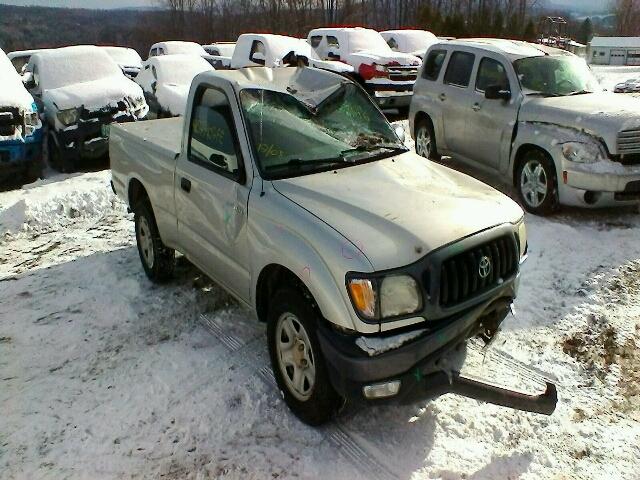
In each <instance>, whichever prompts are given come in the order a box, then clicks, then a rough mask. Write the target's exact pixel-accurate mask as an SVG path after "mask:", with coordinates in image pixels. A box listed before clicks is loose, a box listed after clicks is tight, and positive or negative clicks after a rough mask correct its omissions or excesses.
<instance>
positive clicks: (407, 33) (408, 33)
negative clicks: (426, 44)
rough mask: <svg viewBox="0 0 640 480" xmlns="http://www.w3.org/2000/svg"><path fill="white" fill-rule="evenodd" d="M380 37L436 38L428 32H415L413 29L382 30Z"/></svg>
mask: <svg viewBox="0 0 640 480" xmlns="http://www.w3.org/2000/svg"><path fill="white" fill-rule="evenodd" d="M380 35H382V36H385V35H398V36H402V35H405V36H411V37H413V36H419V37H429V38H438V37H436V36H435V35H434V34H433V33H431V32H429V31H428V30H415V29H406V30H384V31H382V32H380Z"/></svg>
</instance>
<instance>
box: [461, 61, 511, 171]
mask: <svg viewBox="0 0 640 480" xmlns="http://www.w3.org/2000/svg"><path fill="white" fill-rule="evenodd" d="M515 82H516V80H515V78H513V79H510V78H509V73H508V70H507V68H506V66H505V64H504V63H502V62H501V61H499V60H496V59H494V58H490V57H484V58H482V59H481V60H480V64H479V66H478V69H477V75H476V78H475V86H474V91H473V97H472V99H471V103H470V104H469V105H468V110H467V112H466V113H465V118H466V126H465V142H466V146H465V150H466V151H465V152H464V154H465V155H466V156H468V157H470V159H471V160H474V161H476V162H478V163H479V164H480V166H482V167H485V168H489V169H495V170H502V168H501V165H502V166H506V165H507V164H508V157H509V147H510V145H511V137H512V135H513V128H514V126H515V122H516V121H517V117H518V102H517V99H516V98H515V93H516V92H515V88H514V85H515ZM496 85H499V86H500V87H501V90H508V91H510V92H511V99H509V100H500V99H498V100H489V99H486V98H485V90H486V89H487V87H491V86H496ZM505 160H506V162H505Z"/></svg>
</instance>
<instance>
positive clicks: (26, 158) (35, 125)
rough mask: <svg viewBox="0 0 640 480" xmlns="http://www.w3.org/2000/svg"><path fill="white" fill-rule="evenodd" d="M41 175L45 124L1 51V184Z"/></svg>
mask: <svg viewBox="0 0 640 480" xmlns="http://www.w3.org/2000/svg"><path fill="white" fill-rule="evenodd" d="M41 173H42V123H41V121H40V118H39V116H38V107H37V106H36V103H35V102H34V100H33V97H32V96H31V95H30V94H29V92H27V90H26V89H25V88H24V85H23V84H22V79H21V78H20V75H18V73H17V72H16V70H15V69H14V66H13V65H12V63H11V61H10V60H9V58H7V56H6V55H5V53H4V52H3V51H2V50H0V182H3V181H4V180H6V179H7V178H9V177H11V178H13V179H15V177H16V176H22V177H23V178H24V179H25V180H26V181H33V180H35V179H37V178H38V177H39V176H40V175H41Z"/></svg>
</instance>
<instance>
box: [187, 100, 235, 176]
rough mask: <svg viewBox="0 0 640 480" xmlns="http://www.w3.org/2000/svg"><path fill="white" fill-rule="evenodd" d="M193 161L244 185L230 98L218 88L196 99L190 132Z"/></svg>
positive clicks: (190, 158) (190, 152) (189, 153)
mask: <svg viewBox="0 0 640 480" xmlns="http://www.w3.org/2000/svg"><path fill="white" fill-rule="evenodd" d="M189 132H190V133H189V149H188V155H189V160H190V161H192V162H194V163H197V164H198V165H202V166H203V167H205V168H207V169H209V170H213V171H215V172H217V173H220V174H221V175H223V176H225V177H228V178H231V179H233V180H236V181H242V178H243V173H244V171H243V170H242V168H243V167H242V159H241V158H242V157H241V155H240V148H239V144H238V140H237V136H236V134H235V128H234V121H233V113H232V111H231V105H230V104H229V100H228V99H227V96H226V95H225V94H224V93H223V92H222V91H220V90H218V89H215V88H207V89H203V90H202V91H201V92H199V95H198V96H196V99H195V106H194V109H193V114H192V116H191V126H190V130H189Z"/></svg>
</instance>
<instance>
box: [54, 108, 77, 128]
mask: <svg viewBox="0 0 640 480" xmlns="http://www.w3.org/2000/svg"><path fill="white" fill-rule="evenodd" d="M57 116H58V120H60V123H61V124H63V125H64V126H65V127H68V126H69V125H73V124H74V123H76V122H77V121H78V117H80V111H79V110H78V109H77V108H69V109H68V110H60V111H59V112H58V115H57Z"/></svg>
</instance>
